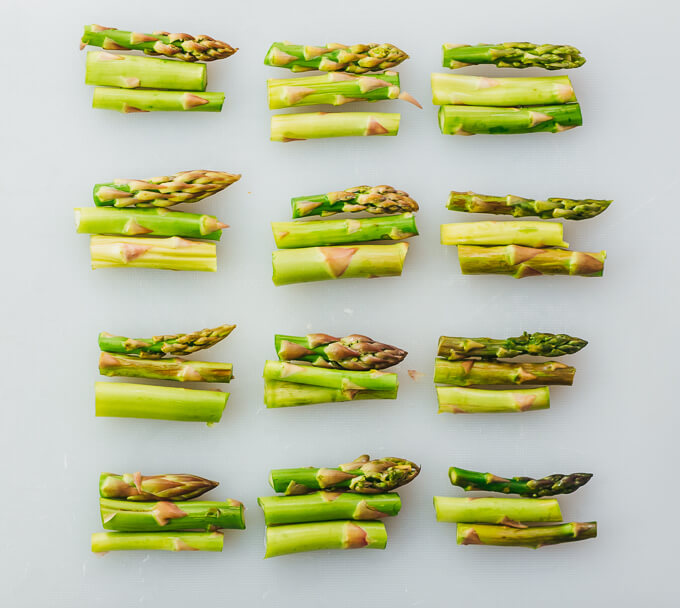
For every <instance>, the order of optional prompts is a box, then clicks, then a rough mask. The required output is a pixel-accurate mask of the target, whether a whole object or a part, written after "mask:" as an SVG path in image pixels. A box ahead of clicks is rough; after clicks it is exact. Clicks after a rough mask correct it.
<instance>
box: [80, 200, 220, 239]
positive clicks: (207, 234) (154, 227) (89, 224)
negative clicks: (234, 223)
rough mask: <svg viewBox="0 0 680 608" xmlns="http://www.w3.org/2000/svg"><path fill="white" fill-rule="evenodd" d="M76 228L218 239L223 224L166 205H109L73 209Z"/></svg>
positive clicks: (83, 231) (97, 231)
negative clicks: (131, 206) (120, 206)
mask: <svg viewBox="0 0 680 608" xmlns="http://www.w3.org/2000/svg"><path fill="white" fill-rule="evenodd" d="M74 211H75V216H76V231H77V232H79V233H90V234H120V235H123V236H140V235H153V236H183V237H193V238H196V239H210V240H212V241H219V240H220V237H221V236H222V228H227V227H228V226H227V225H226V224H223V223H222V222H220V221H218V220H217V218H216V217H215V216H213V215H199V214H197V213H184V212H183V211H168V210H167V209H162V208H154V209H134V208H132V209H113V208H109V207H80V208H77V209H75V210H74Z"/></svg>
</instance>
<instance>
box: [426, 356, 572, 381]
mask: <svg viewBox="0 0 680 608" xmlns="http://www.w3.org/2000/svg"><path fill="white" fill-rule="evenodd" d="M575 373H576V370H575V369H574V368H573V367H569V366H568V365H564V363H558V362H557V361H548V362H546V363H510V362H506V361H475V360H474V359H464V360H462V361H447V360H445V359H436V360H435V363H434V381H435V382H437V383H440V384H455V385H457V386H475V385H477V386H479V385H481V386H484V385H488V384H567V385H569V386H571V384H572V383H573V381H574V374H575Z"/></svg>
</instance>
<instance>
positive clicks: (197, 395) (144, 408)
mask: <svg viewBox="0 0 680 608" xmlns="http://www.w3.org/2000/svg"><path fill="white" fill-rule="evenodd" d="M228 398H229V393H222V392H220V391H203V390H194V389H188V388H174V387H168V386H152V385H150V384H127V383H123V382H95V413H96V416H111V417H117V418H152V419H156V420H183V421H187V422H207V423H213V422H219V421H220V418H222V412H223V411H224V408H225V407H226V405H227V399H228Z"/></svg>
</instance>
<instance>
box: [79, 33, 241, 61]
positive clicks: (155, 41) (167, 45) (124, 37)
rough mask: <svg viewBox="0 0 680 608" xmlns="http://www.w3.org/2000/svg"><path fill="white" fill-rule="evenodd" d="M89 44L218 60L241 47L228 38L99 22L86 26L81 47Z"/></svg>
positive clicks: (187, 57)
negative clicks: (148, 30)
mask: <svg viewBox="0 0 680 608" xmlns="http://www.w3.org/2000/svg"><path fill="white" fill-rule="evenodd" d="M88 44H89V45H91V46H99V47H101V48H103V49H106V50H109V51H127V50H135V51H144V52H145V53H146V54H147V55H165V56H166V57H172V58H174V59H181V60H182V61H214V60H215V59H224V58H225V57H230V56H231V55H233V54H234V53H235V52H236V51H238V49H235V48H233V47H231V46H229V45H228V44H227V43H226V42H221V41H220V40H215V39H214V38H211V37H210V36H206V35H205V34H201V35H199V36H190V35H189V34H171V33H170V32H164V31H157V32H153V33H152V34H141V33H139V32H126V31H123V30H117V29H116V28H113V27H104V26H102V25H96V24H92V25H86V26H85V29H84V32H83V37H82V39H81V44H80V48H81V49H83V48H85V46H86V45H88Z"/></svg>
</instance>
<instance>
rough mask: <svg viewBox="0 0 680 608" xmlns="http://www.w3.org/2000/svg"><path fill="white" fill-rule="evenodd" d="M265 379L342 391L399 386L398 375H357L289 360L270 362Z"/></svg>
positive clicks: (370, 372) (375, 371)
mask: <svg viewBox="0 0 680 608" xmlns="http://www.w3.org/2000/svg"><path fill="white" fill-rule="evenodd" d="M263 377H264V379H265V380H283V381H285V382H293V383H295V384H311V385H312V386H325V387H326V388H336V389H340V390H357V391H359V390H372V391H395V390H397V388H398V387H399V381H398V378H397V374H392V373H389V372H381V371H379V370H377V369H372V370H369V371H360V372H355V371H351V370H345V369H326V368H322V367H315V366H313V365H296V364H294V363H288V362H287V361H267V362H266V363H265V364H264V373H263Z"/></svg>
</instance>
